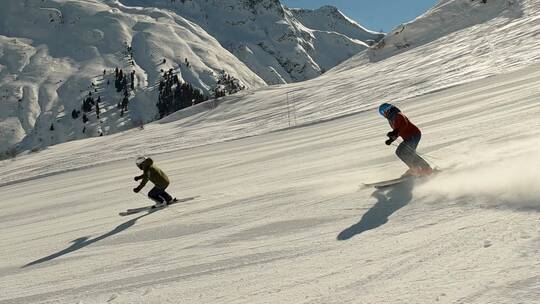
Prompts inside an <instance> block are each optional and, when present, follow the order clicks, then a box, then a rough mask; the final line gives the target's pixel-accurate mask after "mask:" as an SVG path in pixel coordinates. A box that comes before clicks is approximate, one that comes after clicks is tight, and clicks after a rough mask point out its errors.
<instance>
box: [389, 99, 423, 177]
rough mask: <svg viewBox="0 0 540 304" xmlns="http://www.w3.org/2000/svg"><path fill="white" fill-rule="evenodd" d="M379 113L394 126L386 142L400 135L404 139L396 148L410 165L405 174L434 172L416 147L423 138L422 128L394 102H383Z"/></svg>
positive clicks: (399, 154)
mask: <svg viewBox="0 0 540 304" xmlns="http://www.w3.org/2000/svg"><path fill="white" fill-rule="evenodd" d="M379 113H380V114H381V115H382V116H384V117H385V118H386V119H387V120H388V123H389V124H390V127H392V131H390V132H388V134H386V135H387V136H388V139H387V140H386V142H385V143H386V144H387V145H391V144H392V143H393V142H394V141H395V140H396V139H397V138H398V137H401V138H402V139H403V142H401V143H400V144H399V145H398V147H397V149H396V155H397V156H398V157H399V159H401V160H402V161H403V162H404V163H405V164H406V165H407V166H408V167H409V170H407V172H405V174H403V175H404V176H406V175H413V176H415V175H428V174H431V173H432V172H433V169H432V168H431V166H430V165H429V164H428V163H427V162H426V161H425V160H424V159H423V158H422V157H420V155H418V154H417V153H416V148H417V147H418V143H419V142H420V139H421V138H422V132H421V131H420V129H419V128H418V127H417V126H416V125H414V124H413V123H412V122H411V121H410V120H409V119H408V118H407V116H405V115H404V114H403V113H402V112H401V111H400V110H399V109H398V108H397V107H396V106H394V105H392V104H389V103H383V104H382V105H380V106H379Z"/></svg>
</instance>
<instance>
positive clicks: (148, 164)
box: [135, 158, 169, 190]
mask: <svg viewBox="0 0 540 304" xmlns="http://www.w3.org/2000/svg"><path fill="white" fill-rule="evenodd" d="M140 168H141V170H143V174H142V175H140V176H137V177H135V180H140V179H142V181H141V184H140V185H139V186H138V187H137V189H139V190H141V189H142V188H143V187H144V186H145V185H146V183H147V182H148V181H151V182H152V183H153V184H154V185H155V186H156V187H158V188H159V189H162V190H165V188H167V187H168V186H169V177H167V174H165V172H163V171H161V169H160V168H158V167H156V166H155V165H154V161H153V160H152V159H151V158H147V159H146V160H145V161H144V162H143V163H142V164H141V167H140Z"/></svg>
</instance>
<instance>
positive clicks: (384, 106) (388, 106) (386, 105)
mask: <svg viewBox="0 0 540 304" xmlns="http://www.w3.org/2000/svg"><path fill="white" fill-rule="evenodd" d="M393 107H394V106H393V105H391V104H389V103H386V102H385V103H383V104H382V105H380V106H379V113H380V114H381V115H382V116H384V117H386V113H388V110H390V109H391V108H393Z"/></svg>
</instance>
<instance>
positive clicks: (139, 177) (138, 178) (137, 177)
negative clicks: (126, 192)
mask: <svg viewBox="0 0 540 304" xmlns="http://www.w3.org/2000/svg"><path fill="white" fill-rule="evenodd" d="M141 178H142V177H141V176H135V177H134V178H133V179H134V180H135V181H138V180H140V179H141Z"/></svg>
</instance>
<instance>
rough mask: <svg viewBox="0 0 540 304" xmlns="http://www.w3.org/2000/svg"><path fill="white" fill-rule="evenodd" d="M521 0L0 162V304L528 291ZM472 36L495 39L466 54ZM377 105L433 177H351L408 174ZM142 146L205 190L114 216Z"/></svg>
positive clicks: (531, 171)
mask: <svg viewBox="0 0 540 304" xmlns="http://www.w3.org/2000/svg"><path fill="white" fill-rule="evenodd" d="M520 3H522V4H523V10H524V11H523V17H521V18H518V19H508V18H507V17H506V16H502V17H498V18H495V19H492V20H490V21H487V22H486V23H483V24H479V25H474V26H472V27H470V28H466V29H464V30H459V31H456V32H454V33H451V34H449V35H448V36H446V37H444V38H441V39H438V40H434V41H432V42H429V43H428V44H426V45H424V46H418V47H415V48H414V49H411V50H410V51H408V52H406V53H403V54H399V55H396V56H394V57H391V58H389V59H387V60H383V61H379V62H375V63H371V64H368V65H367V66H363V65H362V66H360V64H361V63H366V61H367V60H369V58H367V57H366V56H367V55H366V56H363V55H360V56H358V57H356V58H353V59H352V60H350V61H348V62H347V63H346V64H345V65H342V66H340V67H338V68H336V69H335V70H333V71H330V72H328V73H327V74H326V75H325V76H323V77H321V78H318V79H315V80H313V81H310V82H306V83H301V84H294V85H289V86H280V87H268V88H264V89H261V90H258V91H254V92H248V93H244V94H241V95H237V96H230V97H227V98H225V99H223V100H221V101H220V102H219V104H218V106H217V108H211V107H209V105H207V104H206V105H205V104H202V105H199V106H197V107H195V108H192V109H188V110H187V111H184V112H179V113H176V114H174V115H172V116H171V117H168V118H166V119H165V120H162V121H160V122H157V123H154V124H150V125H147V126H145V129H144V130H138V129H137V130H131V131H127V132H124V133H121V134H117V135H113V136H109V137H105V138H96V139H89V140H84V141H76V142H70V143H65V144H61V145H57V146H54V147H50V148H48V149H47V150H44V151H41V152H39V153H30V154H27V155H24V156H21V157H18V158H16V159H14V160H9V161H3V162H1V163H0V164H1V166H0V176H2V181H1V182H0V183H1V184H2V185H3V186H0V197H2V211H1V213H0V230H1V231H2V234H1V237H0V248H2V257H3V259H2V260H1V261H0V286H2V287H1V292H0V303H56V302H60V303H104V302H109V303H167V302H168V303H178V302H182V303H269V302H273V303H396V304H397V303H538V301H539V300H538V299H540V288H539V286H540V277H539V276H538V273H539V271H540V264H539V262H538V261H539V252H538V250H539V248H540V237H539V232H540V221H539V220H540V213H539V211H540V203H539V202H540V191H539V190H538V189H540V176H539V175H540V170H539V169H538V168H539V165H540V153H539V152H540V151H539V148H538V147H539V143H540V140H538V136H539V135H540V131H539V130H540V129H539V128H538V127H539V124H540V122H539V120H538V117H539V116H538V115H539V114H540V107H538V99H539V97H540V89H539V88H540V65H538V64H535V63H536V62H537V61H538V59H539V57H538V52H537V51H535V47H537V46H538V41H537V40H536V39H534V38H531V37H534V35H536V34H535V33H536V32H538V30H539V29H540V23H539V21H538V20H539V19H538V13H539V12H540V5H539V4H537V3H536V2H533V1H523V2H520ZM493 28H496V29H497V30H493ZM517 33H519V35H517ZM509 37H512V39H510V38H509ZM484 39H485V40H486V41H492V42H494V43H496V44H497V45H499V43H500V45H501V47H500V48H497V51H496V52H493V53H491V54H490V55H489V56H487V55H486V56H487V57H483V56H478V54H469V52H468V51H467V50H465V49H467V48H469V49H470V48H471V46H472V45H473V44H474V42H481V41H484ZM525 44H527V45H526V46H525ZM510 45H511V46H510ZM450 58H454V59H453V61H451V62H453V63H456V64H460V69H458V70H452V71H449V70H444V69H445V68H448V64H445V63H444V62H445V61H446V60H450ZM456 60H457V61H456ZM420 63H421V64H420ZM496 74H500V75H496ZM494 75H495V76H494ZM487 76H492V77H487ZM486 77H487V78H486ZM472 80H475V81H472ZM459 83H461V84H459ZM291 91H294V93H291V94H289V98H290V99H289V101H291V100H292V101H294V102H292V103H294V106H295V108H296V112H295V113H296V123H297V126H296V127H294V115H293V116H292V118H291V119H292V124H291V127H290V128H289V118H288V117H289V116H288V111H287V104H286V94H287V92H291ZM429 91H432V92H431V93H430V92H429ZM400 92H401V93H402V94H399V93H400ZM330 96H331V98H330ZM398 96H400V98H397V97H398ZM381 100H391V101H393V100H396V101H398V106H399V107H400V108H402V110H404V112H405V113H406V114H407V115H408V116H409V117H410V118H411V119H412V120H413V121H414V122H415V123H417V124H418V125H419V126H420V127H421V129H422V130H423V131H424V134H423V139H422V142H421V144H420V148H419V151H420V152H421V153H424V154H425V155H426V157H427V158H428V159H429V160H430V161H431V162H432V163H433V164H435V165H438V166H440V167H441V168H442V169H443V172H441V173H440V174H438V175H436V176H434V177H433V178H430V179H429V180H427V181H424V182H416V183H405V184H402V185H400V186H398V187H393V188H389V189H385V190H375V189H366V188H359V185H360V184H361V183H362V182H369V181H376V180H383V179H386V178H393V177H396V176H397V175H399V174H400V173H402V172H403V171H404V170H405V168H404V167H403V165H402V164H401V163H400V162H399V161H398V160H397V158H396V157H395V155H393V151H394V149H395V147H386V146H385V145H384V139H385V138H384V135H385V134H386V132H387V131H388V129H389V127H388V125H387V123H386V121H385V120H384V119H383V118H381V117H380V116H378V114H377V113H376V111H375V110H373V107H374V104H376V103H379V102H380V101H381ZM292 103H290V104H289V109H290V107H291V104H292ZM255 135H257V136H255ZM138 154H147V155H152V156H153V157H154V159H155V160H156V162H157V164H158V165H159V166H160V167H161V168H163V169H164V170H165V171H166V172H167V173H168V174H169V176H170V178H171V180H172V185H171V187H170V191H171V193H173V194H175V195H176V196H177V197H178V198H183V197H191V196H197V195H200V197H199V198H197V199H196V200H194V201H190V202H186V203H185V204H178V205H175V206H172V207H170V208H166V209H163V210H160V211H157V212H153V213H148V214H137V215H133V216H130V217H119V216H118V215H117V214H118V212H120V211H123V210H125V209H127V208H133V207H138V206H144V205H147V204H148V200H147V199H145V198H143V197H142V196H140V195H135V194H133V193H132V192H131V188H133V187H134V186H135V183H134V182H133V180H132V176H135V175H136V174H138V173H139V172H138V169H137V168H136V167H135V166H134V164H133V158H134V157H135V156H136V155H138ZM47 174H49V175H47ZM145 190H148V187H147V189H145Z"/></svg>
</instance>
